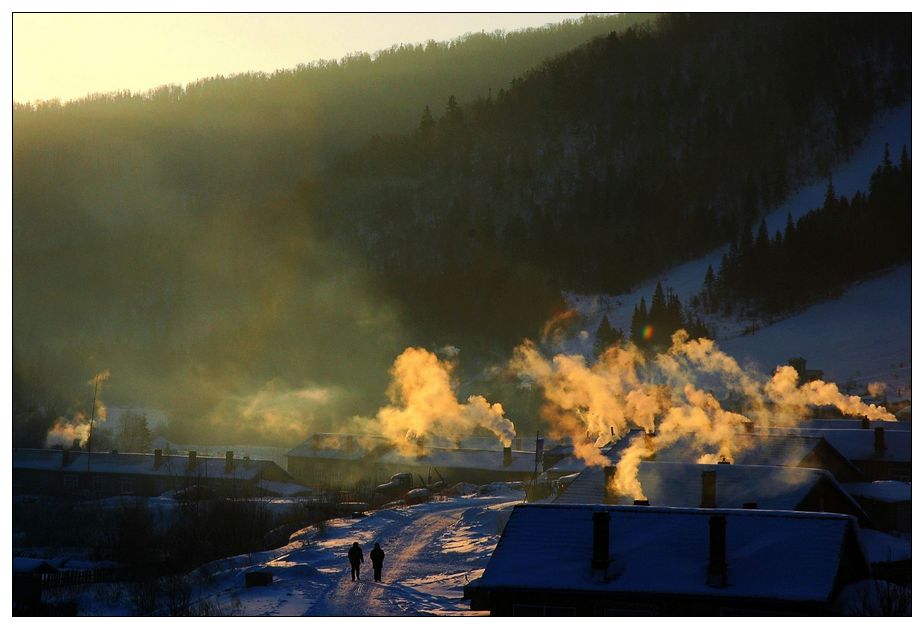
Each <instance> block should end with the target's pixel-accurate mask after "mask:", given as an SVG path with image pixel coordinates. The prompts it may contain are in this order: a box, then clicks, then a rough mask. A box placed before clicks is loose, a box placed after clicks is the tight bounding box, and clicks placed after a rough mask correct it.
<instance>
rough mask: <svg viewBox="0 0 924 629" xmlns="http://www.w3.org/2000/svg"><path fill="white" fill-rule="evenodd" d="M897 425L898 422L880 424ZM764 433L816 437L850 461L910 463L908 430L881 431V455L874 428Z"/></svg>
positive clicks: (778, 429) (793, 429) (779, 429)
mask: <svg viewBox="0 0 924 629" xmlns="http://www.w3.org/2000/svg"><path fill="white" fill-rule="evenodd" d="M882 423H891V424H897V423H899V422H882ZM765 432H767V433H769V434H772V435H777V436H782V435H785V436H793V437H795V436H803V437H816V438H821V439H824V440H825V441H827V442H828V443H829V444H830V445H831V446H832V447H833V448H834V449H836V450H837V451H838V452H840V453H841V454H842V455H843V456H844V457H845V458H847V459H849V460H851V461H868V460H873V459H876V460H880V461H893V462H902V463H904V462H908V463H910V462H911V431H910V430H889V429H886V430H884V431H883V440H884V443H885V450H884V451H883V452H882V454H877V453H876V446H875V443H876V431H875V430H874V429H873V428H869V429H863V428H859V427H857V428H850V429H845V428H831V429H826V428H807V427H802V426H800V427H774V428H768V429H765Z"/></svg>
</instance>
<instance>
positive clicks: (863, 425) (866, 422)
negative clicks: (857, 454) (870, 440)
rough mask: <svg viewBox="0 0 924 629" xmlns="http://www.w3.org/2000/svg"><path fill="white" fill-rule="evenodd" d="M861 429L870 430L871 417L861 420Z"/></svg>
mask: <svg viewBox="0 0 924 629" xmlns="http://www.w3.org/2000/svg"><path fill="white" fill-rule="evenodd" d="M860 427H861V428H862V429H863V430H869V417H864V418H863V419H861V420H860Z"/></svg>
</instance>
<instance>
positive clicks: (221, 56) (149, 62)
mask: <svg viewBox="0 0 924 629" xmlns="http://www.w3.org/2000/svg"><path fill="white" fill-rule="evenodd" d="M580 15H581V14H577V13H530V14H268V15H258V14H233V15H228V14H225V15H216V14H16V15H14V16H13V98H14V100H16V101H18V102H28V101H35V100H47V99H52V98H60V99H62V100H69V99H74V98H80V97H83V96H86V95H87V94H91V93H98V92H111V91H117V90H126V89H127V90H131V91H144V90H147V89H150V88H153V87H157V86H159V85H164V84H168V83H176V84H181V85H184V84H186V83H188V82H190V81H195V80H196V79H199V78H202V77H209V76H215V75H218V74H222V75H229V74H235V73H240V72H248V71H263V72H272V71H273V70H277V69H280V68H291V67H294V66H296V65H297V64H299V63H308V62H311V61H316V60H318V59H338V58H340V57H343V56H344V55H347V54H350V53H352V52H358V51H363V52H375V51H377V50H381V49H383V48H388V47H390V46H392V45H393V44H399V43H417V42H426V41H428V40H431V39H432V40H436V41H445V40H450V39H453V38H455V37H458V36H460V35H464V34H465V33H469V32H478V31H482V30H484V31H489V32H490V31H494V30H496V29H502V30H508V31H509V30H517V29H522V28H528V27H535V26H541V25H543V24H548V23H550V22H560V21H562V20H564V19H569V18H576V17H579V16H580Z"/></svg>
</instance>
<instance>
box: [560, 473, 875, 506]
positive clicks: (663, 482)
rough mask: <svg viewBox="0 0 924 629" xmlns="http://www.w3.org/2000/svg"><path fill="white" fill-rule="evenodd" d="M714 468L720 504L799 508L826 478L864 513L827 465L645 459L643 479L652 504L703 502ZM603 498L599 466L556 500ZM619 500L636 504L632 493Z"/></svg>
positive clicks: (586, 501) (576, 501)
mask: <svg viewBox="0 0 924 629" xmlns="http://www.w3.org/2000/svg"><path fill="white" fill-rule="evenodd" d="M704 471H714V472H715V473H716V505H717V506H718V507H720V508H729V509H737V508H740V507H741V505H742V504H744V503H745V502H756V503H757V505H758V507H759V508H761V509H776V510H789V511H792V510H795V509H796V508H797V507H798V506H799V505H800V504H801V503H802V501H803V500H805V498H806V497H807V496H808V495H809V493H810V492H811V491H812V490H813V489H814V488H815V487H816V486H817V485H818V484H819V483H824V482H828V483H830V485H831V487H833V490H832V491H836V492H839V493H841V494H842V495H843V498H844V500H846V501H847V502H849V503H852V504H853V506H854V507H855V508H856V513H857V515H861V514H863V515H865V514H864V513H863V509H862V508H861V507H860V506H859V505H857V504H856V502H855V501H854V500H853V498H851V497H850V496H849V495H848V494H847V493H846V492H845V491H844V490H843V489H842V488H841V487H840V485H839V484H838V482H837V481H836V480H835V479H834V477H833V476H831V474H830V473H829V472H827V471H825V470H819V469H812V468H804V467H780V466H767V465H738V464H734V465H712V464H696V463H677V462H669V461H643V462H642V463H641V464H640V465H639V474H638V477H639V482H640V483H641V485H642V490H643V491H644V492H645V496H646V497H647V498H648V500H649V502H650V503H651V504H652V505H653V506H666V507H699V506H700V504H701V500H702V473H703V472H704ZM602 502H604V472H603V468H601V467H591V468H587V469H586V470H584V471H583V472H582V473H581V475H580V476H578V477H577V478H576V479H575V480H574V481H572V482H571V484H570V485H568V487H567V488H566V489H565V491H564V492H563V493H562V494H561V495H559V496H558V497H557V498H556V499H555V503H556V504H598V503H602ZM618 504H632V498H631V497H630V496H624V497H622V498H621V499H620V500H619V502H618Z"/></svg>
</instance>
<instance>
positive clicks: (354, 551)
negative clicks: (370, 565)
mask: <svg viewBox="0 0 924 629" xmlns="http://www.w3.org/2000/svg"><path fill="white" fill-rule="evenodd" d="M347 557H349V558H350V569H351V570H350V576H351V577H352V578H353V581H355V580H356V579H359V565H360V564H361V563H363V561H364V560H363V549H362V548H360V547H359V542H353V545H352V546H351V547H350V552H348V553H347Z"/></svg>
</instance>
